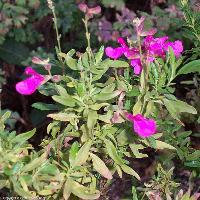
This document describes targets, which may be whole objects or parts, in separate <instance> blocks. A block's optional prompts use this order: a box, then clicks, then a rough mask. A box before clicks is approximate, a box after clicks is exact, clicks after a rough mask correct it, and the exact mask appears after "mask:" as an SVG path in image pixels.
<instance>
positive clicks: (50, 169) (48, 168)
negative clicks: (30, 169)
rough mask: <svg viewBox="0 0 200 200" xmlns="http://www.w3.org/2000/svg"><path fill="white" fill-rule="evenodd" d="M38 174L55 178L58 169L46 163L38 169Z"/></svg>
mask: <svg viewBox="0 0 200 200" xmlns="http://www.w3.org/2000/svg"><path fill="white" fill-rule="evenodd" d="M39 173H41V174H49V175H53V176H55V175H56V174H57V173H58V169H57V167H56V166H55V165H53V164H50V163H46V164H45V165H44V166H42V167H41V168H40V169H39Z"/></svg>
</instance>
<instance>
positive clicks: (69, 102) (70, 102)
mask: <svg viewBox="0 0 200 200" xmlns="http://www.w3.org/2000/svg"><path fill="white" fill-rule="evenodd" d="M52 99H53V100H54V101H56V102H58V103H60V104H62V105H64V106H67V107H74V106H75V105H76V100H74V99H73V98H72V97H70V96H68V97H66V96H57V95H54V96H52Z"/></svg>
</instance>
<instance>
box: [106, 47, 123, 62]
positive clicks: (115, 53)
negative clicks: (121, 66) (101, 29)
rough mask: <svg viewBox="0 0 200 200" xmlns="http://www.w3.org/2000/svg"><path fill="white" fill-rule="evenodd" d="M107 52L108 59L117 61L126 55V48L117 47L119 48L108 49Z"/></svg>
mask: <svg viewBox="0 0 200 200" xmlns="http://www.w3.org/2000/svg"><path fill="white" fill-rule="evenodd" d="M105 52H106V55H107V56H108V57H110V58H112V59H115V60H117V59H118V58H120V57H121V56H122V55H123V54H124V48H123V47H117V48H112V47H107V48H106V49H105Z"/></svg>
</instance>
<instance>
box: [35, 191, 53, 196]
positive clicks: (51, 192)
mask: <svg viewBox="0 0 200 200" xmlns="http://www.w3.org/2000/svg"><path fill="white" fill-rule="evenodd" d="M53 193H54V191H53V190H41V191H38V194H39V195H42V196H48V195H51V194H53Z"/></svg>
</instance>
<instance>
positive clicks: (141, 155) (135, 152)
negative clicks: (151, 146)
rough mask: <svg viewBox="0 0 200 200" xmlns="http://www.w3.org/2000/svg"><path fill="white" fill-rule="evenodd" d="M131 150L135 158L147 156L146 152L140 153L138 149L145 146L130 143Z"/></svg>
mask: <svg viewBox="0 0 200 200" xmlns="http://www.w3.org/2000/svg"><path fill="white" fill-rule="evenodd" d="M129 146H130V148H131V151H132V152H133V154H134V156H135V157H136V158H145V157H148V155H147V154H143V153H140V152H139V150H141V149H144V148H145V147H144V146H143V145H141V144H130V145H129Z"/></svg>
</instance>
